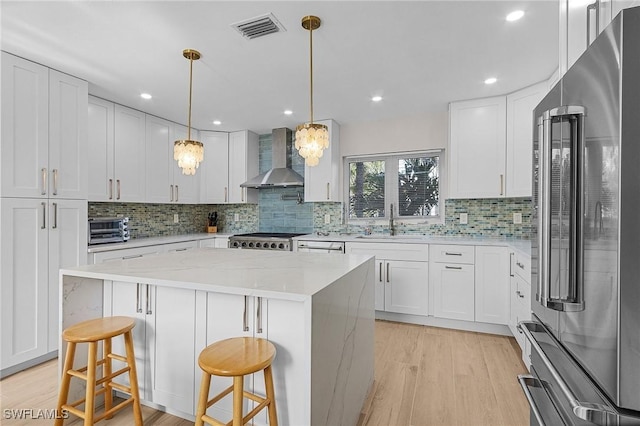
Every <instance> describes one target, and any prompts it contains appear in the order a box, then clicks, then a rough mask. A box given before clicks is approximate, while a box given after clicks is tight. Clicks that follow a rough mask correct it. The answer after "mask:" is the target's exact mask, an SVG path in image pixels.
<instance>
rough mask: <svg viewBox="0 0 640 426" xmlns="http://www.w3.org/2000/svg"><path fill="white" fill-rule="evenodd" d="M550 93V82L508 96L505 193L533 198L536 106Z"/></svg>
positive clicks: (511, 195) (509, 195)
mask: <svg viewBox="0 0 640 426" xmlns="http://www.w3.org/2000/svg"><path fill="white" fill-rule="evenodd" d="M546 93H547V82H542V83H538V84H535V85H533V86H530V87H527V88H525V89H522V90H519V91H517V92H514V93H511V94H509V95H507V154H506V155H507V157H506V158H507V161H506V166H507V170H506V195H507V196H508V197H530V196H531V190H532V186H531V176H532V167H533V166H532V165H533V160H532V152H533V142H532V141H533V129H534V121H533V120H534V118H533V109H534V108H535V107H536V106H537V105H538V103H539V102H540V100H542V98H543V97H544V95H545V94H546Z"/></svg>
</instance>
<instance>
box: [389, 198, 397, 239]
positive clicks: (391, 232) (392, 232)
mask: <svg viewBox="0 0 640 426" xmlns="http://www.w3.org/2000/svg"><path fill="white" fill-rule="evenodd" d="M389 207H390V213H389V235H396V228H395V226H394V224H393V203H391V204H390V205H389Z"/></svg>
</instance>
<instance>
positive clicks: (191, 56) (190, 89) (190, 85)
mask: <svg viewBox="0 0 640 426" xmlns="http://www.w3.org/2000/svg"><path fill="white" fill-rule="evenodd" d="M192 92H193V53H192V54H191V55H189V121H188V123H189V127H188V128H187V140H191V94H192Z"/></svg>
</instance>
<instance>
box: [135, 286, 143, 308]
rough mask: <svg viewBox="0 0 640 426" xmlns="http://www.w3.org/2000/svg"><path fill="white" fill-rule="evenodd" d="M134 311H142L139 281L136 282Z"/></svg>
mask: <svg viewBox="0 0 640 426" xmlns="http://www.w3.org/2000/svg"><path fill="white" fill-rule="evenodd" d="M136 286H137V287H136V312H137V313H139V314H141V313H142V303H140V283H137V284H136Z"/></svg>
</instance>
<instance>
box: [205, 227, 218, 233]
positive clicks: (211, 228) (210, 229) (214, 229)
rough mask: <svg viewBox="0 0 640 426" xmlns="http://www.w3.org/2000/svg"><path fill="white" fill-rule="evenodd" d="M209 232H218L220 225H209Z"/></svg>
mask: <svg viewBox="0 0 640 426" xmlns="http://www.w3.org/2000/svg"><path fill="white" fill-rule="evenodd" d="M207 232H208V233H210V234H212V233H214V232H218V227H217V226H207Z"/></svg>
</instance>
